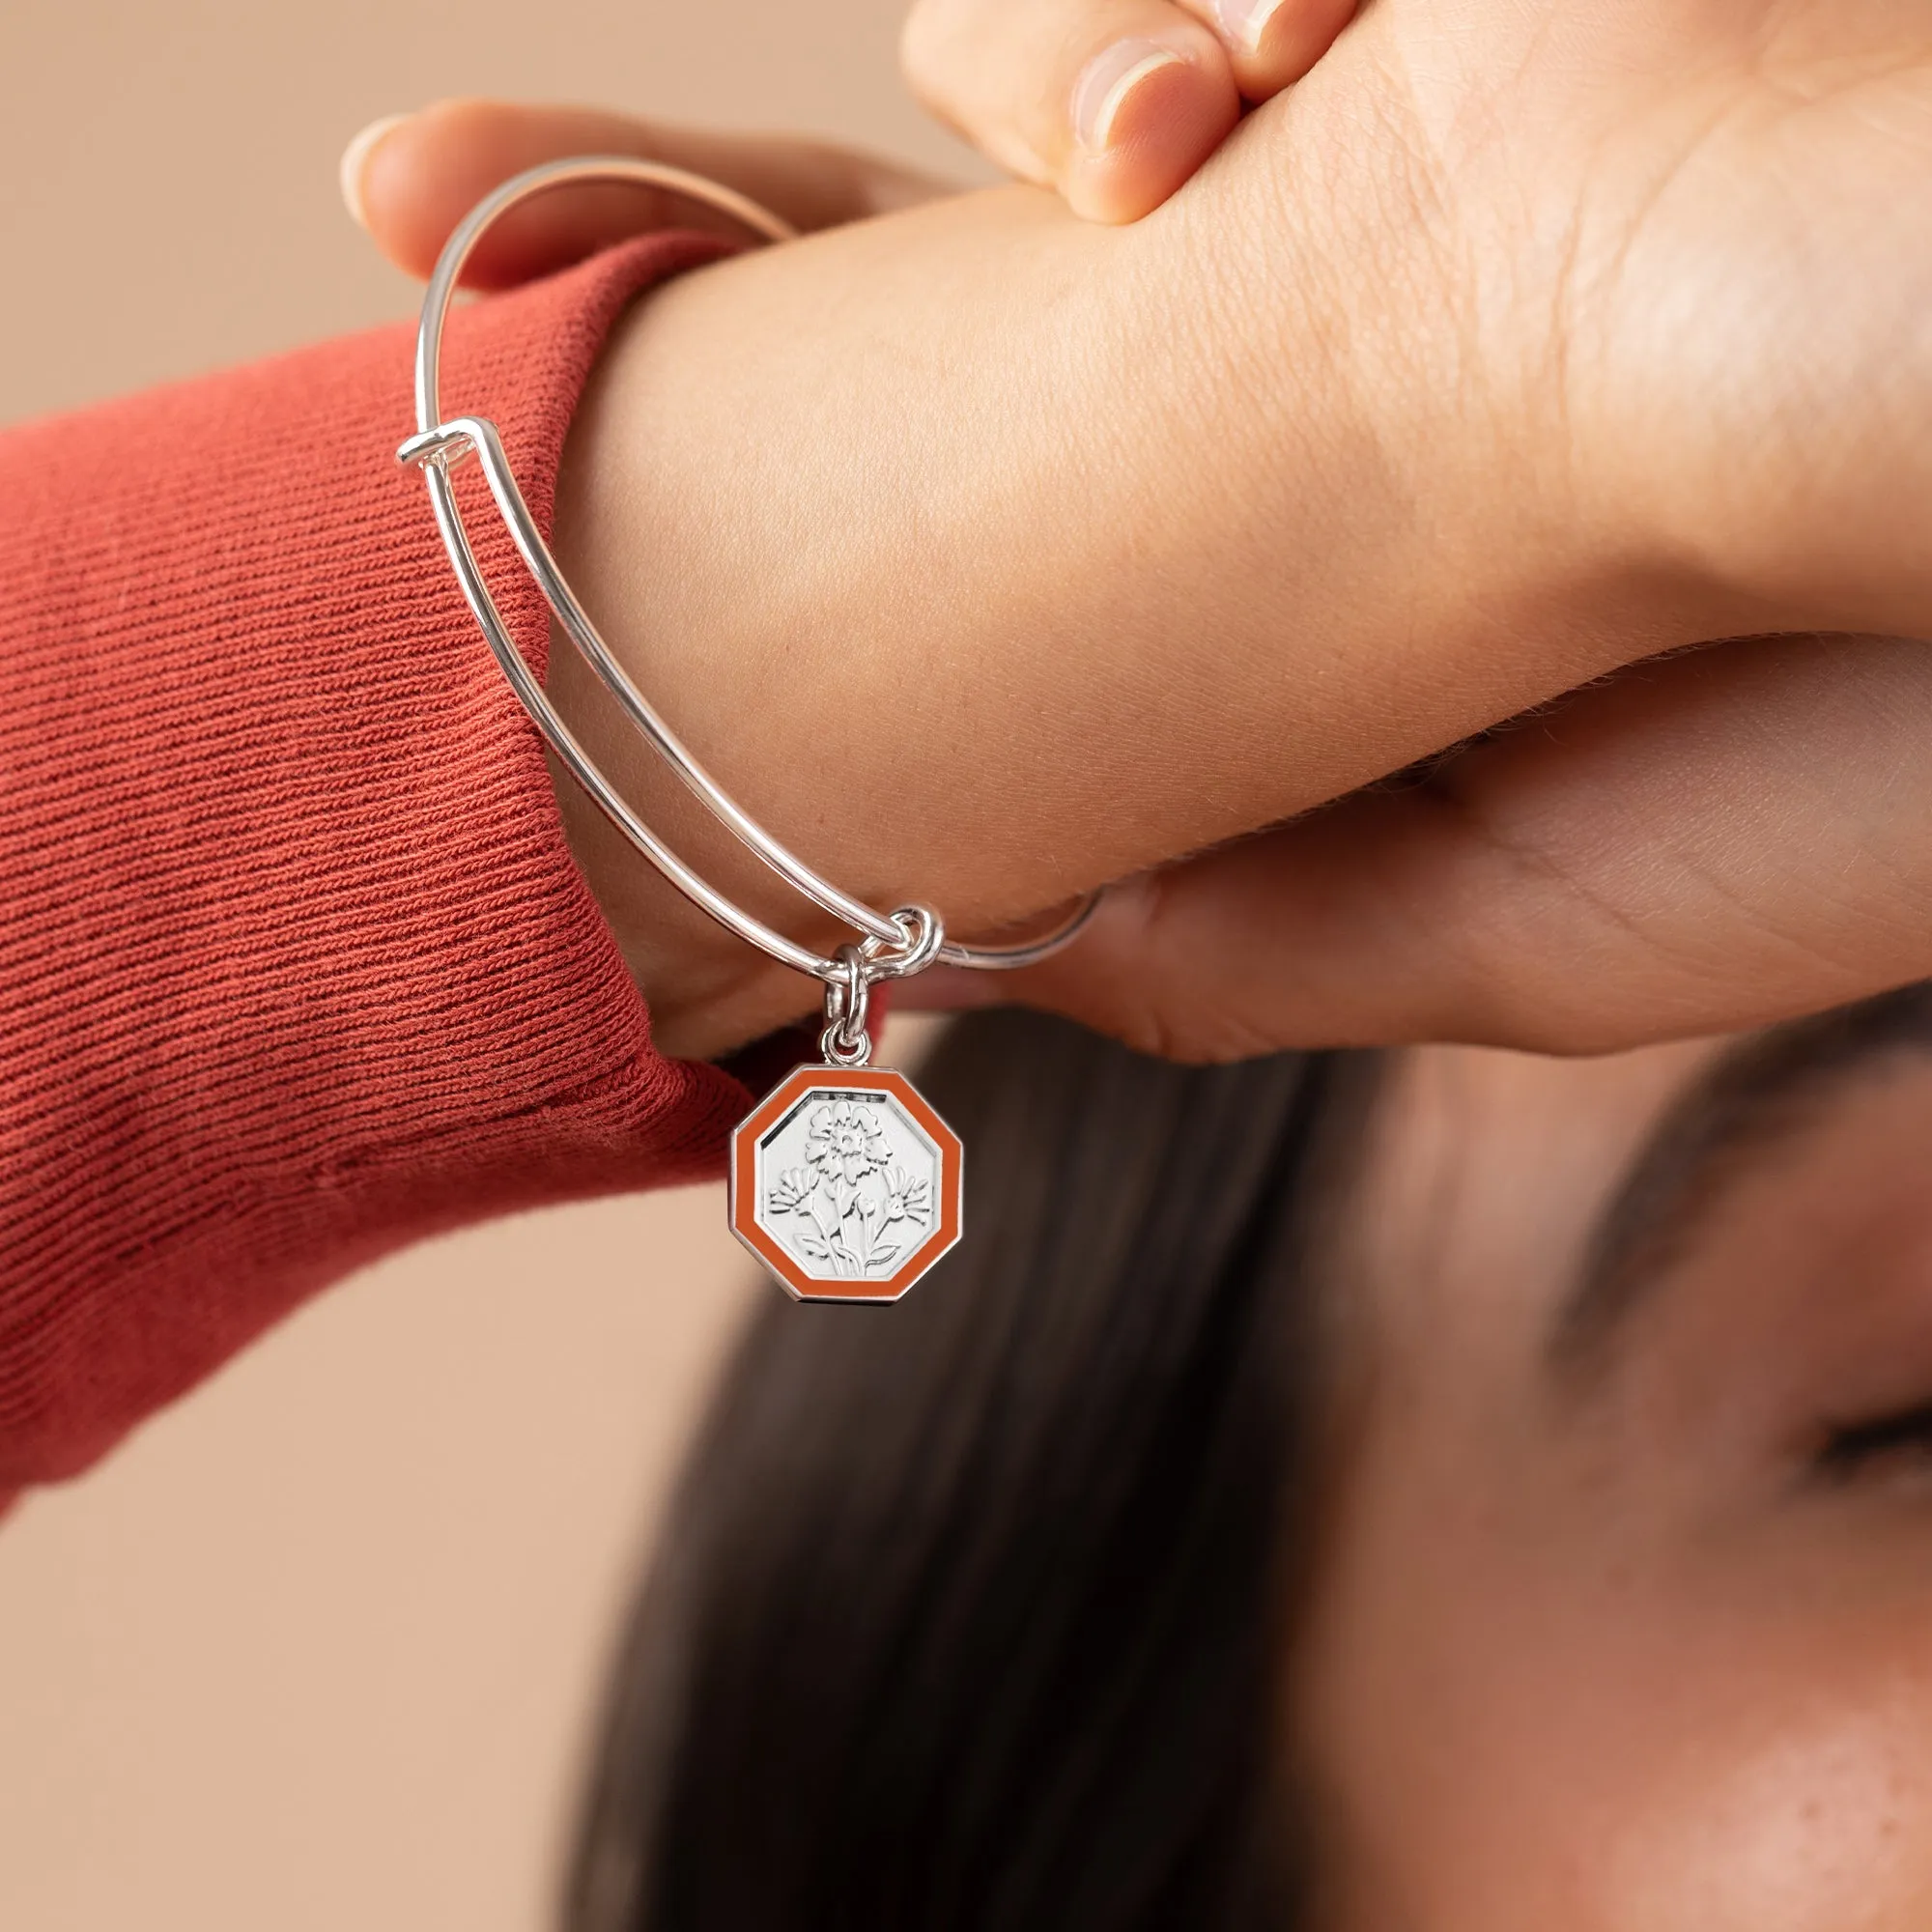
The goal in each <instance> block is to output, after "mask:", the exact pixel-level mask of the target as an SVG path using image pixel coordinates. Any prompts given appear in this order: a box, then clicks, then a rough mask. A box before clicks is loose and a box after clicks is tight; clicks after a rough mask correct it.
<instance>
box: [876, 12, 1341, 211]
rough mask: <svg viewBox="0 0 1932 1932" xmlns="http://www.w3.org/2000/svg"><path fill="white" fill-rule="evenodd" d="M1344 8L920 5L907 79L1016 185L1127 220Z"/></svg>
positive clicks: (1298, 64)
mask: <svg viewBox="0 0 1932 1932" xmlns="http://www.w3.org/2000/svg"><path fill="white" fill-rule="evenodd" d="M1355 7H1356V0H1179V4H1173V0H918V4H917V5H915V6H914V8H913V10H912V13H911V14H910V15H909V17H908V18H907V20H906V26H905V36H904V39H903V41H902V43H901V48H900V51H901V56H902V59H903V63H904V67H905V72H906V78H907V80H908V81H910V82H911V84H912V89H913V92H914V93H915V94H917V95H918V96H919V98H920V99H922V100H923V102H924V103H925V105H926V106H927V107H929V108H930V109H931V110H932V111H933V112H934V113H935V114H937V115H938V116H939V117H940V119H941V120H943V121H947V122H950V123H951V124H952V126H953V127H954V128H957V129H958V130H959V131H960V132H961V133H962V134H964V135H965V136H966V138H967V139H968V140H970V141H972V142H973V143H974V144H975V145H976V146H978V147H979V148H980V149H981V150H982V151H983V152H984V153H985V154H986V155H987V156H990V157H991V159H993V160H994V161H996V162H998V163H999V165H1000V166H1002V167H1003V168H1005V169H1007V171H1008V172H1009V173H1010V174H1012V175H1015V176H1017V177H1018V178H1019V179H1020V180H1022V181H1031V182H1038V183H1040V184H1042V185H1052V186H1054V187H1057V188H1058V189H1059V190H1060V192H1061V193H1062V194H1064V195H1065V197H1066V200H1067V203H1068V205H1069V206H1070V207H1071V208H1072V209H1073V210H1074V212H1075V213H1078V214H1084V215H1087V216H1089V217H1090V218H1092V219H1094V220H1098V221H1132V220H1135V219H1137V218H1138V217H1139V216H1141V215H1143V214H1146V213H1148V212H1149V211H1150V210H1151V209H1153V208H1156V207H1158V206H1159V204H1160V203H1161V202H1163V201H1165V200H1166V199H1167V198H1168V196H1169V195H1171V194H1172V193H1173V192H1174V191H1175V189H1176V188H1178V187H1179V185H1180V184H1181V183H1182V182H1184V181H1185V180H1186V179H1187V178H1188V177H1189V176H1190V175H1191V174H1193V173H1194V171H1195V170H1196V169H1197V168H1198V167H1199V166H1200V165H1201V163H1202V162H1203V161H1205V160H1206V159H1207V158H1208V156H1209V155H1211V154H1212V153H1213V152H1214V150H1215V149H1216V148H1218V147H1219V146H1220V145H1221V143H1222V142H1223V141H1225V140H1226V139H1227V138H1228V136H1229V134H1230V133H1231V132H1233V130H1234V128H1235V124H1236V121H1237V120H1238V119H1239V117H1240V111H1241V102H1242V101H1243V100H1247V101H1262V100H1268V99H1273V97H1274V96H1275V95H1277V94H1279V93H1280V92H1281V90H1282V89H1283V88H1285V87H1287V86H1289V85H1290V84H1291V83H1293V82H1294V81H1297V80H1299V79H1300V78H1301V77H1302V75H1303V74H1305V73H1306V72H1307V71H1309V69H1310V68H1312V67H1313V66H1314V65H1315V63H1316V62H1317V61H1318V60H1320V59H1321V56H1322V55H1323V54H1324V53H1326V52H1327V50H1328V48H1329V46H1330V44H1331V43H1333V41H1334V39H1335V36H1336V35H1337V34H1339V33H1340V32H1341V31H1342V29H1343V28H1344V27H1345V26H1347V25H1348V23H1349V20H1350V17H1351V16H1352V15H1353V14H1354V12H1355Z"/></svg>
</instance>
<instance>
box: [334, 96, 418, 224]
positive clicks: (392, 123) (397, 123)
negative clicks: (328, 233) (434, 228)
mask: <svg viewBox="0 0 1932 1932" xmlns="http://www.w3.org/2000/svg"><path fill="white" fill-rule="evenodd" d="M409 118H410V117H409V116H408V115H407V114H385V115H384V116H383V118H382V119H381V120H380V121H372V122H370V124H369V125H368V127H366V128H363V130H362V131H361V133H359V134H357V135H356V137H355V139H354V140H353V141H351V142H350V144H349V145H348V147H346V148H344V149H343V151H342V168H341V173H340V176H339V179H340V181H341V183H342V199H343V200H344V201H345V202H346V203H347V204H348V207H349V212H350V213H351V214H353V215H354V216H355V223H356V226H357V227H358V228H367V227H368V225H369V217H368V216H367V215H366V214H365V213H363V212H362V173H363V170H364V169H365V168H367V167H368V165H369V156H371V155H373V154H374V153H375V152H376V149H377V147H378V145H379V144H380V143H381V141H382V139H383V136H384V134H386V133H388V132H389V130H390V129H391V128H400V127H401V126H402V125H403V123H404V122H405V121H407V120H408V119H409Z"/></svg>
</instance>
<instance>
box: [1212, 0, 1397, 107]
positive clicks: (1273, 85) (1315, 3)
mask: <svg viewBox="0 0 1932 1932" xmlns="http://www.w3.org/2000/svg"><path fill="white" fill-rule="evenodd" d="M1185 4H1186V6H1187V7H1188V8H1189V10H1190V11H1191V12H1193V13H1196V14H1200V15H1201V16H1202V17H1203V18H1204V19H1206V20H1207V21H1208V24H1209V25H1210V26H1212V27H1213V28H1214V29H1215V31H1216V32H1217V33H1218V34H1219V35H1220V37H1221V40H1222V43H1223V44H1224V45H1225V46H1226V47H1227V49H1228V58H1229V61H1230V63H1231V65H1232V66H1233V68H1234V73H1235V84H1236V86H1237V87H1238V88H1239V89H1240V90H1241V94H1242V97H1243V98H1244V99H1248V100H1256V101H1260V100H1270V99H1273V98H1274V96H1276V95H1277V94H1279V93H1280V92H1281V91H1282V89H1283V88H1285V87H1292V86H1293V84H1294V83H1295V82H1296V81H1297V80H1299V79H1301V77H1302V76H1303V75H1304V74H1306V73H1307V72H1308V71H1310V70H1311V69H1312V68H1313V67H1314V66H1315V64H1316V62H1317V61H1319V60H1320V59H1321V56H1322V55H1323V54H1325V53H1326V52H1327V51H1328V49H1329V48H1330V47H1331V46H1333V45H1334V43H1335V37H1336V36H1337V35H1338V34H1340V33H1341V31H1342V29H1343V28H1344V27H1346V26H1347V25H1348V24H1349V22H1350V20H1351V19H1353V18H1354V16H1355V10H1356V6H1357V4H1358V0H1185Z"/></svg>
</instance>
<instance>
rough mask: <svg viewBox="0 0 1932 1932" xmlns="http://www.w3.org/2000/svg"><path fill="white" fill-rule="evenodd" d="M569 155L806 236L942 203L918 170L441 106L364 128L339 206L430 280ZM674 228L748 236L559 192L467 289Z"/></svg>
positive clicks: (555, 111) (588, 117) (665, 207)
mask: <svg viewBox="0 0 1932 1932" xmlns="http://www.w3.org/2000/svg"><path fill="white" fill-rule="evenodd" d="M571 155H627V156H635V157H638V158H639V159H643V160H654V161H664V162H668V164H669V165H671V166H672V167H679V168H686V169H689V170H690V171H691V172H692V173H694V174H700V175H706V176H709V177H711V178H712V179H713V180H716V181H720V182H723V183H725V185H727V186H730V187H733V188H736V189H737V190H738V191H739V192H740V193H741V194H746V195H749V196H750V197H751V198H752V199H753V201H757V202H762V203H763V204H764V206H765V207H767V208H769V209H771V210H772V212H773V213H776V214H779V215H781V216H782V217H783V218H784V219H785V220H786V221H788V222H790V223H791V224H792V226H793V227H795V228H799V229H808V230H809V229H817V228H828V227H834V226H836V225H838V223H839V222H843V221H852V220H857V219H859V218H861V217H862V216H865V215H868V214H876V213H883V212H884V211H886V210H888V209H891V208H899V207H905V206H908V205H909V204H911V203H913V202H915V201H923V200H925V199H928V198H929V197H930V196H932V195H934V194H937V193H939V192H941V191H942V190H941V185H940V184H939V183H937V182H935V181H933V180H932V179H930V178H929V177H926V176H924V175H921V174H919V173H917V172H915V171H914V170H912V169H910V168H904V167H900V166H898V165H896V164H895V163H893V162H890V161H881V160H876V159H874V158H872V157H870V156H865V155H860V154H855V153H853V152H851V151H850V150H847V149H844V148H838V147H834V146H832V145H830V144H828V143H824V142H818V141H805V140H793V139H783V138H776V137H769V136H758V137H752V136H739V135H731V134H719V133H709V132H703V131H699V130H696V129H692V128H669V127H665V126H662V125H661V124H659V123H657V122H650V121H639V120H635V119H633V118H632V117H631V116H629V115H624V114H610V113H602V112H599V111H597V110H595V109H592V108H583V107H534V106H522V105H518V104H516V103H513V102H509V101H495V100H443V101H438V102H437V103H436V104H435V105H434V106H430V107H425V108H423V109H422V110H421V111H420V112H419V113H415V114H410V115H404V116H399V117H391V118H390V119H388V120H386V121H379V122H377V123H375V124H374V125H373V126H372V127H370V128H364V129H363V130H362V132H361V133H360V134H358V135H357V136H356V137H355V140H354V141H352V142H351V143H350V145H349V149H348V152H347V153H346V154H345V155H344V156H343V157H342V192H343V199H344V200H345V201H347V202H348V204H349V210H350V213H352V214H354V215H355V218H356V219H357V220H358V221H359V222H361V224H362V225H363V226H364V227H365V228H366V229H368V231H369V233H370V235H371V236H372V237H373V238H374V240H375V241H376V244H377V246H378V247H380V248H381V249H382V251H383V252H384V254H385V255H386V256H388V258H389V259H390V260H391V261H392V262H394V263H395V264H396V266H397V267H398V268H401V269H405V270H408V271H409V272H410V273H411V274H413V275H424V276H426V275H427V274H428V273H429V271H430V270H431V269H432V268H433V267H434V266H435V264H436V258H437V254H438V252H439V251H440V249H441V247H442V244H443V242H444V241H447V240H448V239H449V235H450V232H451V230H452V229H454V228H455V226H456V224H457V223H458V222H459V221H461V220H462V219H463V217H464V216H465V215H466V214H468V213H469V211H470V209H472V208H473V207H474V206H475V205H476V203H477V202H478V201H480V200H481V199H482V198H483V196H484V195H485V194H487V193H488V192H489V191H490V190H491V189H492V188H493V187H496V186H497V185H499V184H501V183H503V182H505V181H507V180H508V179H509V178H510V177H511V176H512V175H515V174H519V173H521V172H522V171H523V170H524V169H525V168H530V167H535V166H536V165H537V164H538V163H539V162H542V161H552V160H559V159H562V158H563V157H565V156H571ZM667 227H675V228H695V229H700V230H703V231H705V232H707V233H711V232H717V233H726V234H733V235H737V234H741V233H742V230H740V229H739V228H738V227H737V226H736V224H734V223H732V222H730V221H729V220H728V219H727V218H726V217H725V216H724V215H721V214H719V213H715V212H714V211H712V210H710V209H707V208H703V207H701V206H699V205H697V204H695V203H692V202H689V201H685V200H683V199H681V198H679V197H676V196H673V195H669V194H666V193H661V192H658V191H656V190H652V189H647V188H639V187H628V186H622V185H595V186H588V187H571V188H559V189H557V190H556V191H555V192H554V193H552V194H546V195H543V196H541V197H539V198H538V199H537V200H535V201H532V202H529V203H527V204H526V205H525V206H523V207H521V208H516V209H513V210H512V211H511V212H510V213H508V214H506V215H505V216H504V217H503V219H502V220H501V221H500V222H499V223H497V226H496V227H495V228H493V229H492V230H491V231H490V233H489V234H488V235H487V236H485V237H484V239H483V241H482V242H481V243H480V244H479V245H478V247H477V250H476V253H475V255H474V256H473V257H472V258H471V260H470V263H469V268H468V270H467V271H466V272H465V275H464V280H465V282H466V283H467V284H468V285H469V286H470V287H473V288H503V287H507V286H509V285H511V284H513V283H516V282H522V281H527V280H529V279H531V278H532V277H534V276H537V275H543V274H549V273H550V272H552V271H553V270H556V269H560V268H564V267H567V266H568V265H569V264H570V263H572V262H576V261H581V260H582V258H583V257H584V256H586V255H590V254H594V253H595V252H596V251H597V250H598V249H600V248H606V247H609V246H610V245H611V243H613V242H616V241H625V240H627V239H628V238H630V237H631V236H633V235H639V234H645V233H648V232H649V231H651V230H653V229H658V228H667Z"/></svg>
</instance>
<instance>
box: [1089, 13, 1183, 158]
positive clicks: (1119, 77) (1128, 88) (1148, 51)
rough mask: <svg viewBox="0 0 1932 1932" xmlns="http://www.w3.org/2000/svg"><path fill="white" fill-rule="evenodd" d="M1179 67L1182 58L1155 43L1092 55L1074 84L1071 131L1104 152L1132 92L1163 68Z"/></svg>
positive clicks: (1116, 45) (1126, 44)
mask: <svg viewBox="0 0 1932 1932" xmlns="http://www.w3.org/2000/svg"><path fill="white" fill-rule="evenodd" d="M1181 65H1182V59H1181V56H1180V55H1179V54H1178V53H1176V52H1175V51H1174V49H1173V48H1172V47H1164V46H1162V45H1161V44H1160V43H1159V42H1158V41H1116V42H1115V43H1114V44H1113V45H1112V46H1111V47H1108V48H1105V49H1104V50H1103V51H1102V52H1100V53H1097V54H1095V55H1094V58H1093V59H1092V60H1090V61H1089V62H1088V63H1087V65H1086V66H1085V67H1084V68H1082V69H1081V70H1080V78H1079V79H1078V80H1077V81H1076V82H1074V85H1073V132H1074V136H1075V138H1076V139H1077V140H1078V141H1079V143H1080V145H1081V146H1082V147H1083V148H1088V149H1091V150H1092V151H1093V152H1094V153H1095V154H1098V153H1100V152H1101V151H1103V150H1104V149H1105V148H1106V146H1107V144H1108V143H1109V142H1110V141H1111V140H1112V139H1113V136H1114V123H1115V122H1116V121H1117V120H1119V119H1120V115H1121V109H1122V107H1124V106H1125V105H1126V104H1127V99H1128V98H1129V96H1131V95H1132V93H1133V92H1134V90H1135V89H1136V88H1137V87H1139V86H1140V85H1141V84H1142V82H1144V81H1145V80H1146V79H1147V78H1148V76H1149V75H1150V74H1153V73H1158V72H1159V71H1161V69H1162V68H1168V67H1179V66H1181Z"/></svg>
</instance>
